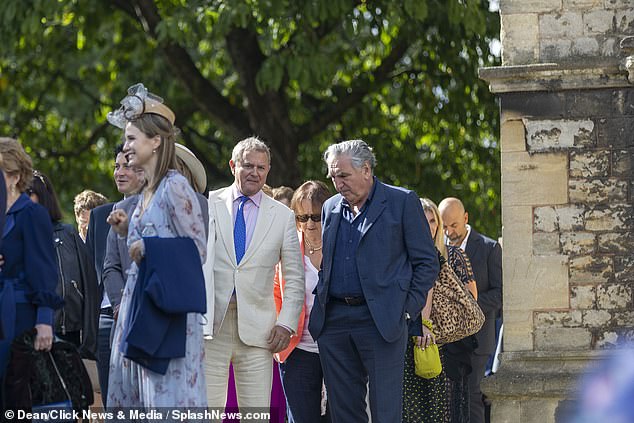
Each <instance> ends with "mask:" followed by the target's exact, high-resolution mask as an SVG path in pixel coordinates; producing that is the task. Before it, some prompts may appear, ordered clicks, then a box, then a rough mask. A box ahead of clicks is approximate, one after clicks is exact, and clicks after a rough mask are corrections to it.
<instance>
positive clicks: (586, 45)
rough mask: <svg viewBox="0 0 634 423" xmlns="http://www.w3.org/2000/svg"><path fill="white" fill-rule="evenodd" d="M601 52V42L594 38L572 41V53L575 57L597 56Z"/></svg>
mask: <svg viewBox="0 0 634 423" xmlns="http://www.w3.org/2000/svg"><path fill="white" fill-rule="evenodd" d="M600 50H601V48H600V45H599V41H598V40H597V39H596V38H592V37H581V38H577V39H575V40H573V41H572V48H571V52H572V54H573V55H575V56H596V55H598V54H599V51H600Z"/></svg>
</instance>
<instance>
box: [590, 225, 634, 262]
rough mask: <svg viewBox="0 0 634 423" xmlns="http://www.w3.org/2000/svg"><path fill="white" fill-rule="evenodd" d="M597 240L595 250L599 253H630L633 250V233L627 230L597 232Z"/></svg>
mask: <svg viewBox="0 0 634 423" xmlns="http://www.w3.org/2000/svg"><path fill="white" fill-rule="evenodd" d="M597 240H598V245H597V251H598V252H599V253H604V254H606V253H607V254H631V253H632V251H634V235H633V234H631V233H629V232H627V233H618V232H610V233H605V234H599V235H598V237H597ZM615 271H616V269H615Z"/></svg>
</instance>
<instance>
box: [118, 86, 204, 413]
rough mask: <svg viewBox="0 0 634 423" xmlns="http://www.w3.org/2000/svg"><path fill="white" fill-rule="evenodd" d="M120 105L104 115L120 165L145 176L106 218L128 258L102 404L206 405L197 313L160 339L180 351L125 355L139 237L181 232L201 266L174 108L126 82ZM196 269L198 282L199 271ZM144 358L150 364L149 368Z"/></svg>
mask: <svg viewBox="0 0 634 423" xmlns="http://www.w3.org/2000/svg"><path fill="white" fill-rule="evenodd" d="M139 100H140V101H139ZM121 104H122V107H121V108H120V109H119V110H117V111H115V112H111V113H109V114H108V121H109V122H110V123H112V124H113V125H115V126H117V127H119V128H124V131H125V140H126V146H125V152H126V157H127V158H128V164H129V165H130V166H133V167H140V168H142V169H143V172H144V175H145V179H146V181H147V182H146V184H145V186H144V187H143V190H142V191H141V192H140V193H139V194H138V202H137V205H136V207H135V208H134V211H133V212H132V214H131V215H130V217H129V218H128V215H127V213H126V212H125V211H123V210H121V209H115V210H113V211H112V212H111V213H110V216H108V223H110V224H111V225H112V228H113V230H114V231H115V232H116V233H117V235H119V236H121V237H125V236H127V245H128V252H129V254H130V257H131V258H132V260H133V263H132V264H131V265H130V269H128V273H127V280H126V282H125V287H124V289H123V296H122V298H121V304H120V307H119V315H118V318H117V320H116V324H115V333H114V338H113V346H112V355H111V358H110V375H109V381H108V398H107V400H106V403H107V406H108V408H114V409H119V408H127V407H145V408H153V407H177V406H178V407H206V406H207V396H206V392H205V375H204V370H203V359H204V351H203V328H202V316H201V315H200V314H198V313H194V312H189V313H187V314H186V319H185V321H184V324H183V326H182V327H180V326H178V327H176V328H175V333H174V335H175V337H174V338H172V339H168V340H166V342H167V343H168V344H169V345H167V346H168V347H170V351H173V350H174V349H179V348H182V345H181V344H180V343H179V344H178V345H173V344H170V341H171V342H174V341H175V340H176V339H178V340H179V341H181V340H182V342H183V345H184V352H183V356H170V357H169V360H167V361H166V360H163V359H164V357H163V356H156V355H152V354H151V352H148V354H149V356H148V355H144V358H143V360H142V361H136V360H132V359H130V358H128V357H126V355H125V352H126V350H127V351H130V350H129V349H127V348H128V346H129V345H130V344H131V342H132V340H131V338H130V336H129V335H130V334H129V330H130V328H132V327H133V325H134V323H135V322H134V321H133V320H132V315H131V313H129V311H130V310H131V308H132V307H134V305H135V304H139V303H140V302H141V298H139V296H142V295H144V294H143V292H142V290H137V289H135V287H136V285H137V283H143V282H144V280H143V279H141V278H140V276H141V275H140V273H139V265H140V264H141V262H142V260H143V258H144V257H145V256H146V241H145V240H144V238H146V237H152V238H153V240H155V241H157V242H160V243H163V244H164V245H165V244H167V245H169V244H171V242H170V241H173V239H174V238H181V239H182V238H189V239H190V240H191V241H192V243H193V245H194V246H195V247H193V248H194V249H195V252H194V254H195V255H196V257H195V258H193V257H191V256H187V257H186V258H185V259H187V260H189V259H193V261H195V262H196V263H200V266H201V269H200V270H201V271H202V263H204V262H205V259H206V251H207V249H206V242H207V240H206V237H205V224H204V221H203V216H202V211H201V209H200V203H199V201H198V199H197V198H196V195H195V193H194V190H193V189H192V188H191V186H190V185H189V182H188V181H187V179H185V177H184V176H183V175H181V174H180V173H178V171H177V170H176V152H175V150H176V147H175V138H176V134H177V130H178V129H177V128H176V127H175V126H174V122H175V115H174V112H172V110H171V109H170V108H169V107H167V106H166V105H165V104H163V102H162V99H160V98H159V97H157V96H155V95H153V94H152V93H150V92H148V91H147V89H146V88H145V87H144V86H143V84H136V85H133V86H132V87H130V88H129V89H128V95H127V96H126V97H125V98H124V99H123V100H122V101H121ZM179 254H180V255H181V256H182V255H183V254H189V253H188V252H182V251H174V257H175V259H174V260H175V263H173V265H178V257H179ZM146 263H147V262H146ZM170 264H172V263H170ZM200 275H201V281H200V282H201V288H202V284H203V283H204V282H203V281H202V272H201V274H200ZM146 277H147V275H146ZM157 279H158V278H157ZM162 283H163V284H164V285H165V289H169V290H174V289H177V288H176V287H175V286H174V284H178V283H179V280H178V279H176V280H174V279H170V280H163V281H162ZM182 294H183V297H181V298H179V299H180V300H181V304H183V307H186V304H184V303H187V304H192V303H193V302H195V301H198V300H200V299H193V298H191V297H187V292H183V293H182ZM166 300H167V301H169V300H170V298H167V299H166ZM141 306H143V305H141ZM161 318H165V319H169V317H167V315H166V313H162V314H161ZM157 324H158V325H160V324H161V322H155V321H147V322H143V325H147V327H148V331H151V329H149V328H152V327H153V325H157ZM172 332H174V331H170V334H172ZM181 337H182V338H181ZM161 347H163V345H161ZM161 351H163V350H161ZM152 363H155V364H158V366H157V367H154V366H152ZM163 366H165V367H163ZM159 367H160V369H159Z"/></svg>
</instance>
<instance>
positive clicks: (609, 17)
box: [583, 9, 614, 35]
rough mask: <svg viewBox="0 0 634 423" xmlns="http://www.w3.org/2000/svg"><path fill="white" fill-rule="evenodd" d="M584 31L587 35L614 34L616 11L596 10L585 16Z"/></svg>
mask: <svg viewBox="0 0 634 423" xmlns="http://www.w3.org/2000/svg"><path fill="white" fill-rule="evenodd" d="M583 29H584V33H585V34H587V35H604V34H607V33H610V32H614V10H601V9H595V10H591V11H588V12H586V13H584V14H583Z"/></svg>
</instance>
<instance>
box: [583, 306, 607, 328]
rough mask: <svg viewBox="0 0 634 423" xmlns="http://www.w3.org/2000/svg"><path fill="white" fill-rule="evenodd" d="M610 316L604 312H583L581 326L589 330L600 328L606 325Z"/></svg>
mask: <svg viewBox="0 0 634 423" xmlns="http://www.w3.org/2000/svg"><path fill="white" fill-rule="evenodd" d="M611 319H612V315H611V314H610V313H609V312H608V311H605V310H585V311H584V312H583V325H584V326H587V327H590V328H600V327H603V326H605V325H607V324H608V322H610V320H611Z"/></svg>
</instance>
